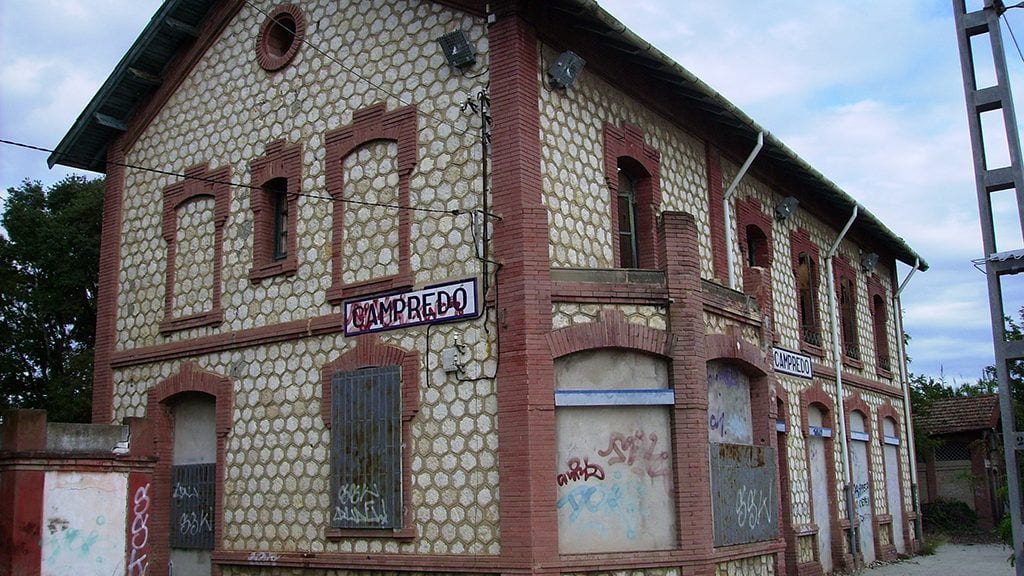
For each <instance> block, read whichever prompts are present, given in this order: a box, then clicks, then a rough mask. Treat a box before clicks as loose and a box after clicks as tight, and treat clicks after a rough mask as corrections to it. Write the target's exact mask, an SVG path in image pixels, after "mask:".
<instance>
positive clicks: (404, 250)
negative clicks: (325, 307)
mask: <svg viewBox="0 0 1024 576" xmlns="http://www.w3.org/2000/svg"><path fill="white" fill-rule="evenodd" d="M416 122H417V120H416V107H415V106H406V107H404V108H398V109H396V110H392V111H391V112H387V111H386V108H385V106H384V104H374V105H372V106H368V107H366V108H363V109H361V110H357V111H356V112H355V113H353V115H352V124H350V125H348V126H344V127H342V128H337V129H335V130H331V131H330V132H328V133H327V135H326V137H325V144H324V148H325V149H326V155H327V191H328V192H329V193H330V194H331V197H332V198H333V199H334V202H333V206H334V210H333V225H332V234H331V252H332V255H331V287H330V289H328V290H327V300H328V301H329V302H331V303H333V304H337V303H340V302H341V301H342V300H344V299H345V298H352V297H355V296H361V295H365V294H371V293H374V292H384V291H389V290H400V289H407V288H411V287H412V284H413V278H412V265H411V263H410V257H409V250H410V248H409V243H410V234H411V232H410V226H411V223H412V216H411V214H410V212H409V210H399V211H398V273H397V274H395V275H392V276H386V277H381V278H375V279H373V280H370V281H368V282H357V283H352V284H345V283H344V282H343V281H342V270H343V269H344V267H345V266H344V259H343V248H344V244H345V224H344V223H345V210H346V209H347V206H346V202H345V168H344V165H345V158H347V157H348V155H349V154H351V153H352V152H354V151H355V150H356V149H357V148H359V147H361V146H363V145H365V144H368V143H370V142H373V141H375V140H385V141H391V142H395V143H396V144H397V145H398V204H399V205H400V206H409V177H410V175H411V174H412V171H413V169H414V168H415V167H416V162H417V161H418V154H419V144H418V142H417V138H418V132H417V126H416Z"/></svg>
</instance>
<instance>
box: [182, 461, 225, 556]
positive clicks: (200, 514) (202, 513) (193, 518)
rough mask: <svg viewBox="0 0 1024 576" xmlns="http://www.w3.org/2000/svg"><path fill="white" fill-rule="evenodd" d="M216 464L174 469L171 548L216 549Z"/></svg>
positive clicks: (190, 465) (191, 465) (192, 465)
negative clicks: (214, 513) (214, 515)
mask: <svg viewBox="0 0 1024 576" xmlns="http://www.w3.org/2000/svg"><path fill="white" fill-rule="evenodd" d="M216 466H217V465H216V464H183V465H179V466H171V546H172V547H173V548H190V549H193V550H213V498H214V494H215V486H216V484H215V479H216Z"/></svg>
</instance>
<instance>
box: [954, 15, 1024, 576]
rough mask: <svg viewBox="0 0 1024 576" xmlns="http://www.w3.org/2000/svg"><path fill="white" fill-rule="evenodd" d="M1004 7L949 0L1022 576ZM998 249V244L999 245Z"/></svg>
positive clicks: (1014, 156) (1016, 154)
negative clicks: (980, 63)
mask: <svg viewBox="0 0 1024 576" xmlns="http://www.w3.org/2000/svg"><path fill="white" fill-rule="evenodd" d="M1005 11H1006V7H1005V6H1003V2H1002V0H985V7H984V8H982V9H981V10H976V11H974V12H967V6H966V2H965V0H953V14H954V17H955V20H956V35H957V43H958V44H959V46H960V67H961V71H962V73H963V81H964V99H965V100H966V101H967V118H968V125H969V127H970V132H971V148H972V150H973V155H974V182H975V187H976V188H977V193H978V212H979V214H980V217H981V237H982V243H983V245H984V249H985V258H984V262H985V277H986V280H987V282H988V298H989V309H990V312H991V316H992V342H993V344H994V348H995V366H996V374H997V376H998V379H999V414H1000V418H1001V420H1002V427H1003V453H1004V455H1005V457H1006V480H1007V484H1008V488H1009V490H1008V492H1009V500H1010V518H1011V520H1012V523H1013V553H1014V556H1015V558H1016V563H1015V567H1016V573H1017V576H1024V553H1022V552H1024V550H1022V545H1024V543H1022V539H1024V530H1022V528H1021V494H1020V470H1019V468H1018V467H1017V451H1018V450H1021V449H1024V435H1019V434H1018V433H1017V427H1016V424H1015V422H1014V418H1013V397H1012V395H1011V394H1010V379H1009V363H1010V362H1013V361H1015V360H1020V359H1024V341H1013V342H1008V341H1007V340H1006V325H1005V320H1004V318H1005V317H1006V315H1005V311H1004V306H1003V290H1002V278H1003V277H1005V276H1010V275H1013V274H1019V273H1021V272H1024V248H1022V247H1021V246H1013V247H1009V249H1006V247H997V246H996V235H995V220H994V219H993V212H992V196H991V195H992V194H993V193H995V192H999V191H1002V190H1013V191H1014V194H1015V198H1016V201H1017V218H1018V225H1020V226H1022V230H1021V232H1022V234H1024V172H1022V168H1021V157H1020V135H1019V134H1018V132H1017V117H1016V115H1015V114H1014V111H1013V97H1012V95H1011V94H1010V79H1009V77H1008V74H1007V70H1006V52H1005V49H1004V46H1003V37H1002V34H1001V30H1000V28H999V17H1000V16H1002V14H1003V12H1005ZM985 34H988V37H989V41H990V43H991V46H992V61H993V64H994V66H995V72H996V83H995V84H994V85H992V86H978V77H977V73H976V72H977V67H976V62H975V59H974V54H973V52H972V45H971V39H972V38H975V37H979V36H982V35H985ZM998 111H1001V112H1002V120H1003V125H1004V127H1005V129H1006V144H1007V147H1008V152H1009V158H1010V165H1009V166H1006V167H1000V168H990V167H989V166H988V163H987V162H986V154H985V143H984V138H983V135H982V124H981V115H982V114H983V113H985V112H998ZM1000 248H1003V249H1002V250H1000Z"/></svg>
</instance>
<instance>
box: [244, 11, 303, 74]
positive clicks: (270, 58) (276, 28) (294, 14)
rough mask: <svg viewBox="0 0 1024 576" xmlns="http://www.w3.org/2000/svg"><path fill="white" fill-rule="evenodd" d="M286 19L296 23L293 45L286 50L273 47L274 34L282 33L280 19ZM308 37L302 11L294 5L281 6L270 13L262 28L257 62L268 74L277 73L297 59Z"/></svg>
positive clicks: (257, 40)
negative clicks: (304, 40)
mask: <svg viewBox="0 0 1024 576" xmlns="http://www.w3.org/2000/svg"><path fill="white" fill-rule="evenodd" d="M281 17H284V18H285V19H288V17H290V18H291V20H292V21H293V22H294V23H295V34H294V36H293V37H292V39H291V43H290V44H289V45H288V47H287V48H286V49H285V50H283V51H282V50H281V48H280V47H275V46H274V45H273V41H272V40H273V34H274V32H280V31H281V24H279V23H278V18H281ZM305 37H306V17H305V16H304V15H303V14H302V10H301V9H300V8H299V7H298V6H295V5H294V4H280V5H278V6H277V7H275V8H274V9H273V10H271V11H270V14H268V15H267V17H266V19H265V20H264V21H263V25H262V26H260V33H259V36H257V37H256V62H257V63H258V64H259V65H260V68H263V69H264V70H266V71H267V72H276V71H278V70H280V69H282V68H284V67H285V66H287V65H288V63H289V62H291V61H292V59H293V58H295V55H296V54H298V53H299V48H301V47H302V41H303V39H305Z"/></svg>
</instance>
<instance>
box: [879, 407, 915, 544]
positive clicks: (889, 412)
mask: <svg viewBox="0 0 1024 576" xmlns="http://www.w3.org/2000/svg"><path fill="white" fill-rule="evenodd" d="M876 415H877V416H876V417H877V421H878V443H879V444H881V445H882V458H883V459H884V458H885V419H886V418H889V419H891V420H892V421H893V423H894V429H895V431H896V436H897V437H900V438H901V441H900V446H899V448H900V449H906V448H905V443H903V441H902V435H901V434H900V432H901V431H902V430H903V429H902V428H901V426H902V424H901V414H900V411H899V410H897V409H896V407H894V406H893V405H892V404H889V403H885V404H882V405H881V406H879V408H878V410H877V411H876ZM906 446H908V445H906ZM900 449H897V451H896V477H897V478H899V490H897V496H898V497H899V507H900V510H901V511H902V513H903V525H902V526H900V527H899V529H900V530H901V531H902V532H903V547H904V551H905V552H910V551H911V550H912V547H911V542H912V541H913V537H912V535H911V533H910V523H909V522H907V520H908V519H909V518H910V516H911V513H912V511H911V510H907V505H906V502H905V501H904V500H903V458H901V457H900V452H901V450H900ZM912 457H913V456H912ZM884 462H885V461H884V460H883V464H882V468H883V470H884V469H885V464H884ZM888 490H889V488H888V483H886V495H885V499H886V502H887V503H888V501H889V493H888ZM889 515H890V517H891V516H892V510H889ZM895 529H896V527H895V526H893V527H892V528H891V530H895ZM890 535H892V533H891V532H890ZM892 548H893V550H892V552H893V554H895V553H896V546H895V543H893V544H892Z"/></svg>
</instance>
